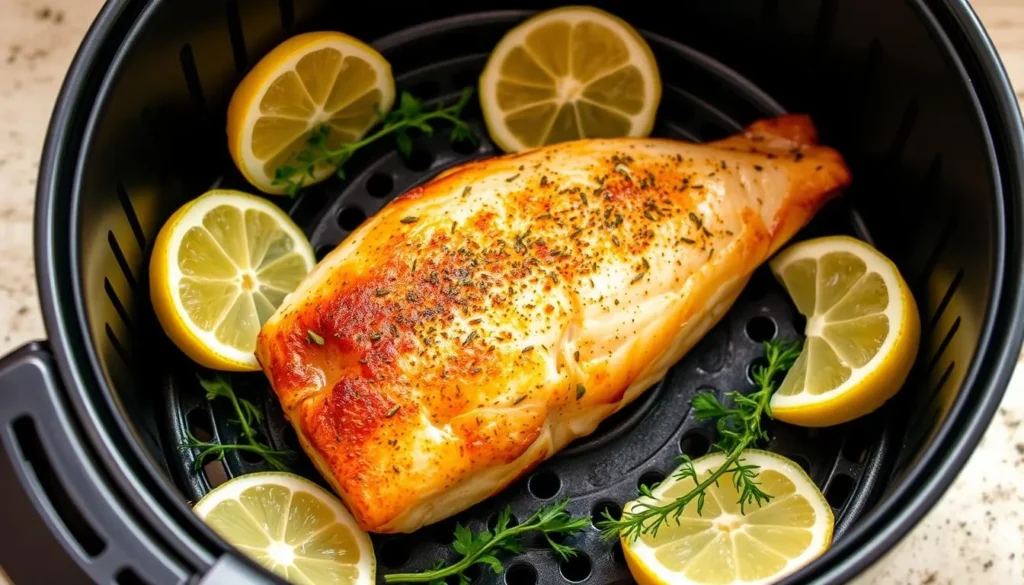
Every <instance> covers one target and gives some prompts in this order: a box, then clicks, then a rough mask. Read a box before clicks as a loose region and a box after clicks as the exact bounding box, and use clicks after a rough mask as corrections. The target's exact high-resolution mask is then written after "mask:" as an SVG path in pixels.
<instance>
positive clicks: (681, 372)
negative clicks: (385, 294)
mask: <svg viewBox="0 0 1024 585" xmlns="http://www.w3.org/2000/svg"><path fill="white" fill-rule="evenodd" d="M516 19H517V17H516V16H515V15H511V14H508V13H495V15H494V16H493V17H492V18H490V19H480V18H477V19H475V20H473V21H469V20H465V19H453V20H451V21H448V22H447V24H444V23H442V25H438V24H437V23H433V24H432V25H431V26H424V27H419V28H417V29H412V30H409V31H405V32H403V33H398V34H396V35H392V36H390V37H388V38H386V39H383V40H381V41H379V42H378V43H375V45H376V46H377V47H378V48H379V49H380V50H381V51H382V52H383V53H384V54H385V56H387V57H388V58H389V59H390V60H391V61H392V63H393V64H394V66H395V71H396V72H398V73H399V74H400V75H399V77H398V80H397V81H398V86H399V89H408V90H410V91H411V92H412V93H413V94H414V95H416V96H417V97H421V98H426V99H453V98H454V96H455V95H457V93H458V91H459V90H460V89H461V88H463V87H465V86H466V85H473V84H475V82H476V79H477V76H478V75H479V74H480V72H481V70H482V69H483V66H484V63H485V62H486V58H487V50H489V47H488V45H489V44H490V43H493V40H494V39H496V38H498V37H499V36H500V34H501V32H502V31H503V30H505V29H507V28H508V27H509V26H511V25H513V24H514V23H515V22H516ZM453 38H455V39H461V40H460V42H459V43H453V42H452V41H451V40H452V39H453ZM647 38H648V41H649V42H650V43H651V46H652V49H653V50H654V52H655V54H656V56H657V58H658V62H659V64H660V66H661V71H662V75H663V84H664V91H663V99H662V104H661V108H660V111H659V118H658V124H657V125H656V127H655V130H654V134H655V135H657V136H664V137H670V138H677V139H683V140H692V141H701V140H711V139H716V138H719V137H722V136H726V135H728V134H731V133H734V132H737V131H739V130H740V129H741V128H742V127H743V126H745V125H746V124H748V123H749V122H751V121H753V120H754V119H756V118H757V117H760V116H766V115H773V114H778V113H781V112H782V108H781V107H780V106H778V105H777V104H776V103H775V102H774V101H773V100H772V99H771V98H770V97H769V96H767V95H765V94H764V93H762V92H761V91H760V90H758V89H757V88H756V87H754V86H753V85H751V84H750V83H749V82H747V81H746V80H744V79H742V78H740V77H739V76H738V75H737V74H735V73H734V72H732V71H730V70H728V69H727V68H725V67H724V66H722V65H721V64H719V63H717V62H715V61H712V60H710V59H709V58H707V57H706V56H703V55H701V54H698V53H695V52H694V51H692V50H691V49H688V48H687V47H684V46H682V45H679V44H677V43H675V42H674V41H671V40H668V39H665V38H662V37H657V36H653V35H648V36H647ZM465 39H470V40H469V41H466V40H465ZM472 39H478V40H477V45H480V47H479V48H480V51H479V52H474V51H470V50H467V47H469V48H473V47H474V46H475V45H474V44H473V42H472ZM467 43H468V44H467ZM447 46H453V47H458V50H454V51H452V50H448V49H446V48H445V47H447ZM424 55H429V56H436V57H437V60H433V61H428V62H424ZM469 116H470V118H471V119H472V120H473V122H474V124H475V125H476V128H477V131H478V134H479V135H480V136H481V137H482V140H481V143H480V144H479V147H471V148H467V147H466V145H464V144H456V145H452V144H451V142H450V141H449V140H448V136H447V132H446V131H445V132H439V133H437V134H436V135H434V136H431V137H427V136H420V137H417V138H416V141H415V149H414V151H413V153H412V156H411V157H409V158H408V159H402V158H401V157H400V156H399V155H398V154H397V153H396V152H395V150H394V149H393V148H392V147H391V145H390V144H386V145H380V146H379V147H377V148H370V149H367V150H366V151H364V152H361V153H359V155H357V156H356V157H355V158H354V159H353V160H352V161H350V163H349V164H348V165H347V166H346V172H347V174H348V177H349V179H348V180H347V181H344V182H342V181H339V180H334V179H332V180H331V181H328V182H325V183H323V184H321V185H318V186H316V187H314V188H311V189H308V190H307V191H306V192H305V193H304V194H303V195H302V196H301V197H300V198H299V199H298V200H297V201H296V202H295V203H294V205H293V207H292V209H291V210H290V212H291V214H292V216H293V217H294V218H295V219H296V221H297V222H299V224H300V225H302V226H304V227H305V229H306V233H307V235H309V236H310V240H311V242H312V244H313V246H314V249H315V250H316V251H317V254H318V256H319V257H322V256H323V255H324V254H326V253H327V252H329V251H330V250H331V249H333V248H334V247H335V246H336V245H337V244H338V243H339V242H341V241H342V240H343V239H344V238H345V236H347V235H348V234H349V233H350V232H351V231H352V230H353V229H355V228H356V227H358V225H359V224H360V223H361V222H362V221H363V220H365V219H366V217H368V216H370V215H372V214H374V213H376V212H377V211H378V210H379V209H380V208H381V207H383V206H384V205H385V204H386V203H387V202H388V201H389V200H390V199H392V198H394V197H395V196H397V195H399V194H401V193H403V192H404V191H406V190H408V189H410V188H411V187H413V186H415V185H417V184H419V183H422V182H424V181H426V180H428V179H429V178H431V177H432V176H434V175H435V174H437V173H438V172H440V171H441V170H443V169H445V168H448V167H450V166H452V165H455V164H459V163H462V162H465V161H469V160H473V159H477V158H482V157H486V156H490V155H493V154H496V153H497V152H498V151H497V149H496V148H495V147H494V146H493V144H491V143H490V142H489V141H488V140H487V138H486V132H485V131H484V129H483V125H482V122H481V120H480V114H479V111H478V110H471V111H470V112H469ZM221 184H222V185H223V186H229V187H237V188H240V189H248V190H251V188H250V187H248V186H247V185H245V183H244V182H243V181H241V179H240V178H238V177H237V175H235V174H233V172H231V171H229V174H228V175H226V176H225V178H224V179H223V180H222V183H221ZM862 226H863V224H862V222H860V221H859V220H858V217H857V215H856V213H855V212H854V211H853V210H851V209H850V208H848V207H847V206H846V204H845V203H844V202H843V201H842V200H839V201H836V202H834V203H832V204H830V205H829V206H828V207H826V209H825V210H823V211H822V212H821V213H820V214H819V216H818V217H817V218H816V219H815V220H814V222H813V223H812V224H811V225H810V226H808V228H807V229H805V230H804V232H803V233H802V234H801V237H809V236H813V235H819V234H825V233H850V234H854V235H857V236H859V237H861V238H865V239H869V237H868V234H867V233H865V231H864V230H863V228H862ZM869 241H870V240H869ZM802 330H803V321H802V318H801V317H800V315H799V314H797V313H796V310H795V308H794V307H793V306H792V303H791V302H790V301H789V299H788V297H787V295H786V294H785V292H784V291H783V290H782V289H781V287H780V286H779V285H778V284H776V283H775V281H774V280H773V279H772V277H771V275H770V274H769V273H768V272H767V270H766V269H764V268H762V269H761V270H759V271H757V272H756V273H755V275H754V277H753V278H752V280H751V282H750V284H749V285H748V287H747V288H746V290H745V291H744V292H743V294H742V295H741V296H740V298H739V300H738V301H737V302H736V303H735V305H734V306H733V308H732V310H731V311H729V313H728V314H727V315H726V316H725V317H724V318H723V319H722V321H721V322H720V323H719V324H718V325H717V326H716V327H715V328H714V329H713V330H712V331H711V332H709V333H708V335H707V336H706V337H705V338H704V339H703V340H702V341H701V342H700V343H699V344H698V345H697V346H696V347H695V348H694V349H693V350H692V351H690V353H689V354H688V355H687V356H686V357H685V358H684V359H683V360H682V361H681V362H679V363H678V364H677V365H676V366H674V367H673V368H672V369H671V370H670V371H669V373H668V375H667V376H666V378H665V379H664V380H662V381H661V382H659V383H658V384H657V385H655V386H654V387H652V388H650V389H649V390H648V391H647V392H646V393H644V394H643V395H642V396H641V397H640V398H638V399H637V400H636V401H635V402H634V403H633V404H631V405H630V406H629V407H627V408H625V409H623V410H622V411H621V412H619V413H617V414H616V415H614V416H613V417H611V418H609V419H608V420H606V421H605V422H604V423H603V424H601V425H600V427H599V428H598V429H597V430H596V431H595V432H594V433H593V434H592V435H591V436H588V437H585V438H582V439H580V440H578V441H576V442H574V443H573V444H571V445H570V446H568V447H567V448H566V449H564V450H563V451H562V452H561V453H559V454H558V455H556V456H555V457H554V458H552V459H550V460H549V461H547V462H545V463H543V464H542V465H541V466H540V467H539V468H537V469H536V470H535V471H534V472H533V473H532V474H530V475H529V476H528V477H526V478H525V479H524V480H522V481H520V482H518V483H516V484H514V485H512V486H510V487H509V488H507V489H506V490H505V491H503V492H502V493H501V494H499V495H497V496H494V497H492V498H490V499H488V500H487V501H485V502H482V503H480V504H479V505H477V506H474V507H473V508H471V509H469V510H467V511H466V512H464V513H461V514H459V515H458V516H456V517H455V518H452V519H450V520H447V521H444V522H441V523H438V524H436V525H433V526H429V527H426V528H424V529H422V530H420V531H418V532H417V533H415V534H411V535H399V536H374V537H373V542H374V546H375V549H376V553H377V559H378V573H379V575H383V574H385V573H389V572H398V571H403V572H404V571H415V570H420V569H425V568H428V567H429V566H431V565H433V564H434V563H435V562H436V561H437V560H438V559H441V558H454V554H453V553H452V551H451V548H450V546H449V544H450V542H451V538H452V531H453V527H454V524H455V522H461V523H463V524H468V525H469V526H470V527H471V528H473V529H480V528H482V527H484V526H486V525H487V524H488V522H492V523H493V518H494V517H495V515H496V513H497V511H498V510H500V509H501V508H503V507H504V506H506V505H509V506H511V508H512V510H513V514H514V516H515V517H516V518H519V519H523V518H526V517H527V516H529V515H530V514H531V513H532V512H533V511H534V510H536V509H537V508H538V507H539V506H541V505H542V504H544V503H547V502H551V501H553V500H555V499H560V498H565V497H568V498H570V500H571V503H570V504H569V511H570V512H572V513H573V514H574V515H583V516H591V517H593V518H595V519H596V518H599V517H600V514H601V511H602V510H605V509H609V510H612V511H614V512H618V511H619V510H621V505H622V504H623V503H624V502H626V501H628V500H630V499H632V498H634V497H635V496H636V495H637V493H638V491H637V490H638V487H637V486H638V485H639V484H641V483H653V482H657V481H660V480H661V479H663V478H664V477H665V476H666V474H668V473H670V472H671V470H672V469H673V468H674V467H675V466H676V462H677V457H678V456H679V455H680V454H681V453H685V454H687V455H690V456H691V457H698V456H701V455H704V454H705V453H707V452H708V449H709V446H710V444H711V442H712V441H713V438H714V433H713V428H712V427H711V426H710V425H709V424H707V423H699V422H697V421H695V420H693V418H692V417H691V415H690V409H689V400H690V398H691V397H692V396H693V395H694V393H696V392H697V391H700V390H707V389H711V390H714V391H716V392H718V393H724V392H727V391H731V390H741V391H746V390H751V389H753V383H752V381H751V380H750V376H749V372H750V368H751V366H752V365H753V364H754V363H756V362H757V360H758V359H759V358H760V356H761V355H762V349H761V342H762V341H764V340H767V339H772V338H775V337H782V338H786V339H797V338H800V337H802V334H801V332H802ZM235 379H236V380H237V384H236V386H237V389H238V391H239V393H240V395H242V396H245V397H249V398H250V399H254V400H255V401H257V402H258V403H261V404H263V405H264V408H265V412H266V421H267V427H268V434H269V437H268V440H269V442H270V443H271V444H273V445H274V446H275V447H279V448H283V447H288V448H291V449H294V450H296V451H299V452H301V449H299V446H298V442H297V440H296V437H295V434H294V431H293V430H292V429H291V428H290V427H289V426H288V425H287V424H286V423H285V422H284V419H283V417H282V414H281V410H280V407H279V406H278V405H277V403H276V400H275V399H274V398H273V397H272V393H271V392H270V390H269V387H268V386H267V383H266V381H265V379H264V378H263V376H262V374H252V375H246V376H236V378H235ZM165 380H166V383H165V388H164V396H165V398H166V404H165V406H166V408H165V409H164V412H166V413H167V417H166V419H165V420H164V429H163V431H164V433H165V438H166V439H167V441H166V444H169V445H171V446H172V447H171V448H169V449H168V465H169V466H170V468H171V472H172V474H173V475H174V477H175V479H176V481H177V482H178V484H179V486H180V487H181V488H182V489H183V491H184V492H185V494H186V497H188V498H189V499H191V500H193V501H194V500H197V499H199V498H200V497H202V496H203V494H205V493H206V492H207V491H209V489H211V486H213V485H216V484H218V483H220V482H222V481H223V480H224V479H225V478H226V477H234V476H237V475H241V474H245V473H250V472H253V471H259V470H263V469H264V466H263V464H262V463H261V462H260V461H259V460H258V458H255V459H249V458H247V457H248V456H247V455H246V454H239V453H237V452H234V453H231V454H229V455H228V456H227V457H226V458H225V460H224V461H223V463H222V462H212V463H207V464H206V465H205V466H204V468H203V470H202V471H200V472H193V471H192V465H193V461H194V460H193V454H192V453H190V452H181V451H177V450H173V445H177V444H180V443H181V442H183V440H184V436H185V431H186V429H190V430H191V431H192V432H193V433H195V434H196V435H197V436H198V437H200V438H204V437H212V438H214V439H217V440H220V441H224V442H232V441H234V440H235V439H236V438H237V430H236V428H235V427H234V426H233V425H232V424H229V422H228V421H229V420H230V419H231V418H232V416H233V413H232V412H230V410H229V407H228V405H226V404H220V403H214V404H212V405H211V404H209V403H207V402H206V401H205V400H204V399H203V394H202V391H201V389H200V388H199V387H198V384H197V382H196V379H195V377H194V375H193V374H192V369H190V368H169V372H168V374H167V375H166V377H165ZM218 402H221V401H218ZM769 429H770V432H771V434H772V440H771V442H770V444H769V445H768V447H767V448H768V449H770V450H772V451H775V452H778V453H780V454H782V455H785V456H787V457H789V458H791V459H793V460H794V461H796V462H798V463H799V464H800V465H801V466H803V467H804V469H806V470H807V472H808V473H809V474H810V476H811V478H812V479H813V480H814V481H815V482H816V483H817V484H818V486H819V487H820V488H821V489H822V491H823V492H824V493H825V496H826V498H827V499H828V501H829V503H830V504H831V505H832V507H833V510H834V512H835V514H836V532H835V536H836V538H842V536H843V534H844V532H845V531H846V529H847V528H848V527H849V526H850V524H851V523H852V522H853V521H854V520H855V519H856V518H857V516H858V515H859V514H860V513H861V512H862V511H863V509H864V508H865V507H866V506H867V505H869V504H870V503H871V502H873V501H874V498H875V497H877V495H878V491H879V489H880V488H882V487H883V486H881V485H880V484H881V482H879V481H878V479H879V478H880V477H884V474H883V473H882V471H883V467H885V465H886V461H887V459H888V458H887V456H886V455H887V453H888V451H889V449H888V448H887V447H888V446H889V444H890V441H891V435H890V433H888V432H887V431H886V425H885V424H884V420H883V419H882V418H881V417H880V416H879V415H873V416H870V417H867V418H866V419H862V420H860V421H857V422H855V423H851V424H848V425H844V426H840V427H835V428H830V429H822V430H811V429H803V428H799V427H793V426H789V425H785V424H778V423H775V424H771V425H770V426H769ZM294 470H295V471H296V472H298V473H301V474H303V475H306V476H307V477H309V478H311V479H313V480H315V481H317V482H318V483H320V484H321V485H325V487H326V484H325V483H324V482H323V481H322V479H321V478H320V477H319V475H318V474H317V473H316V471H315V470H314V469H313V467H312V465H311V464H310V463H309V461H308V460H306V459H305V458H302V460H301V461H299V462H297V463H296V464H295V466H294ZM492 525H493V524H492ZM566 542H567V543H568V544H571V545H573V546H574V547H576V548H577V549H578V550H579V551H580V553H581V554H580V555H579V556H578V557H577V558H576V559H574V560H573V561H570V562H561V563H560V562H559V561H558V559H557V558H556V557H555V556H554V555H553V554H552V553H551V552H550V551H549V550H548V549H547V547H545V546H541V544H542V543H539V542H527V543H526V544H527V548H526V551H525V552H524V553H523V554H521V555H519V556H518V557H516V558H515V559H509V560H508V562H506V563H505V567H506V570H505V572H504V574H500V575H498V574H493V573H491V572H489V571H487V572H480V573H478V574H477V575H476V577H475V579H474V583H475V584H479V585H496V584H499V583H505V584H506V585H532V584H534V583H543V584H545V585H547V584H558V583H577V582H581V581H586V582H587V583H591V584H594V585H611V584H619V583H632V579H631V577H630V575H629V572H628V570H627V569H626V566H625V563H624V561H623V558H622V551H621V549H620V548H619V546H618V545H617V544H614V543H609V542H606V541H603V540H601V539H600V537H599V533H598V531H597V529H596V528H591V529H588V530H586V531H584V532H583V533H581V534H578V535H575V536H573V537H571V538H569V539H567V541H566ZM378 582H383V579H382V578H381V577H378Z"/></svg>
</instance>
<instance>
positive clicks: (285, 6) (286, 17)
mask: <svg viewBox="0 0 1024 585" xmlns="http://www.w3.org/2000/svg"><path fill="white" fill-rule="evenodd" d="M278 4H279V6H280V9H281V28H284V29H289V28H291V27H292V25H293V24H295V6H294V5H293V4H292V0H281V1H280V2H279V3H278Z"/></svg>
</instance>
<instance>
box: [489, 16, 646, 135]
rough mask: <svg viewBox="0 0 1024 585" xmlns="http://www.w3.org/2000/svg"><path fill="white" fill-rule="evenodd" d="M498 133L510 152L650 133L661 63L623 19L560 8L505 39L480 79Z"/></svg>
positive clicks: (491, 126) (492, 126) (494, 132)
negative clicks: (546, 145)
mask: <svg viewBox="0 0 1024 585" xmlns="http://www.w3.org/2000/svg"><path fill="white" fill-rule="evenodd" d="M480 97H481V105H482V107H483V110H484V117H485V119H486V121H487V125H488V129H489V131H490V133H491V137H492V138H493V139H494V140H495V142H497V143H498V145H499V146H501V148H502V149H504V150H506V151H520V150H525V149H528V148H533V147H537V146H541V145H544V144H553V143H556V142H564V141H568V140H575V139H579V138H609V137H620V136H646V135H647V134H649V133H650V131H651V127H652V126H653V123H654V114H655V111H656V109H657V105H658V102H659V101H660V99H661V80H660V75H659V73H658V68H657V63H656V62H655V61H654V57H653V54H652V53H651V51H650V48H649V47H648V46H647V43H646V42H645V41H644V40H643V38H642V37H641V36H640V35H639V34H638V33H637V32H636V31H635V30H634V29H633V28H632V27H631V26H629V25H628V24H626V23H625V22H623V21H622V20H621V19H619V18H617V17H615V16H613V15H611V14H608V13H606V12H603V11H600V10H597V9H595V8H589V7H570V8H560V9H555V10H551V11H548V12H544V13H542V14H539V15H537V16H535V17H533V18H531V19H529V20H527V21H526V22H524V23H523V24H521V25H519V26H518V27H516V28H515V29H513V30H512V31H510V32H509V33H508V34H506V36H505V37H504V38H503V39H502V40H501V42H499V44H498V46H497V47H496V48H495V50H494V52H493V53H492V54H491V58H490V60H489V61H488V63H487V66H486V68H485V69H484V74H483V75H482V76H481V79H480Z"/></svg>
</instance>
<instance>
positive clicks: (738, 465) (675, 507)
mask: <svg viewBox="0 0 1024 585" xmlns="http://www.w3.org/2000/svg"><path fill="white" fill-rule="evenodd" d="M764 352H765V358H766V359H767V361H768V363H767V365H765V366H759V367H757V368H755V369H754V371H753V377H754V383H756V384H757V390H756V391H755V392H753V393H751V394H749V395H744V394H740V393H739V392H729V393H728V394H726V396H727V397H728V398H729V399H730V401H731V402H732V403H733V406H732V407H728V406H726V405H724V404H722V403H721V402H720V401H719V400H718V398H716V397H715V395H714V394H711V393H709V392H702V393H700V394H697V395H696V396H694V397H693V399H692V400H691V401H690V406H691V407H692V408H693V413H694V416H695V417H696V418H697V419H698V420H714V421H715V429H716V430H717V432H718V441H717V442H716V443H715V447H717V448H718V449H720V450H722V451H724V452H725V453H726V458H725V462H724V463H722V465H721V466H720V467H719V468H718V469H716V470H715V471H713V472H712V473H711V474H710V475H708V476H707V477H706V478H704V479H703V480H702V479H701V478H700V477H699V475H698V474H697V470H696V469H695V468H694V466H693V462H692V461H691V460H690V458H689V457H687V456H686V455H683V456H682V465H681V466H680V468H679V469H678V470H677V471H676V474H675V479H676V480H684V479H692V480H693V482H694V484H696V485H695V486H694V488H693V489H691V490H690V491H689V492H687V493H685V494H683V495H682V496H680V497H678V498H676V499H675V500H673V501H671V502H669V503H667V504H657V503H656V502H657V500H656V499H655V498H654V495H653V494H652V493H651V488H650V487H648V486H642V487H641V488H640V494H641V495H642V496H644V499H643V500H641V501H640V502H638V503H636V504H634V505H633V506H632V507H631V508H630V509H629V510H626V511H623V513H622V517H621V518H614V517H613V516H612V515H611V514H609V513H608V511H605V513H604V518H605V519H604V520H601V521H600V522H599V523H598V528H600V529H601V531H602V533H603V534H604V536H605V537H606V538H615V537H617V536H619V535H620V534H621V535H622V536H624V537H626V538H628V539H636V538H638V537H640V536H641V535H642V534H650V535H652V536H655V535H657V534H658V530H659V529H660V528H661V527H662V526H664V525H665V524H666V523H667V522H668V521H669V520H672V521H674V522H676V523H677V524H678V523H679V517H680V516H682V514H683V510H685V509H686V506H687V505H689V504H690V502H693V501H694V500H696V505H697V513H698V514H700V513H701V512H702V511H703V509H704V498H705V496H706V495H707V489H708V488H709V487H711V486H712V485H714V484H716V483H717V482H718V480H719V478H721V477H722V476H723V475H726V474H731V475H732V483H733V486H734V487H735V488H736V491H737V492H739V502H738V503H739V505H740V513H743V514H745V513H746V506H748V505H751V504H757V505H758V506H761V505H763V504H765V503H767V502H768V501H769V500H771V499H772V496H771V495H770V494H768V493H765V491H764V490H762V489H761V486H760V483H759V482H758V481H757V476H758V472H759V468H758V466H757V465H751V464H748V463H744V462H743V457H742V455H743V451H744V449H746V448H747V447H752V446H754V445H756V444H757V443H758V442H759V441H765V440H768V433H767V431H765V430H764V428H763V427H762V426H761V422H762V417H763V416H765V415H767V416H768V417H771V415H772V412H771V406H770V405H769V402H770V400H771V398H772V395H773V394H774V393H775V390H776V383H775V380H776V379H777V377H778V375H779V374H781V373H783V372H785V371H787V370H789V368H791V367H792V366H793V362H795V361H796V358H797V357H798V356H799V355H800V344H799V343H790V342H785V341H769V342H766V343H765V344H764Z"/></svg>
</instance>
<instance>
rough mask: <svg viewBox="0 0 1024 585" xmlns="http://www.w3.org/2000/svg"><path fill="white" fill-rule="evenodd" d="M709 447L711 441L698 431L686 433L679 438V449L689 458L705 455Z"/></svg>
mask: <svg viewBox="0 0 1024 585" xmlns="http://www.w3.org/2000/svg"><path fill="white" fill-rule="evenodd" d="M710 448H711V442H710V441H708V439H707V437H705V436H704V435H702V434H700V433H686V434H685V435H683V438H682V439H679V450H680V451H682V452H683V455H686V456H687V457H689V458H690V459H696V458H697V457H703V456H704V455H707V454H708V449H710Z"/></svg>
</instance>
